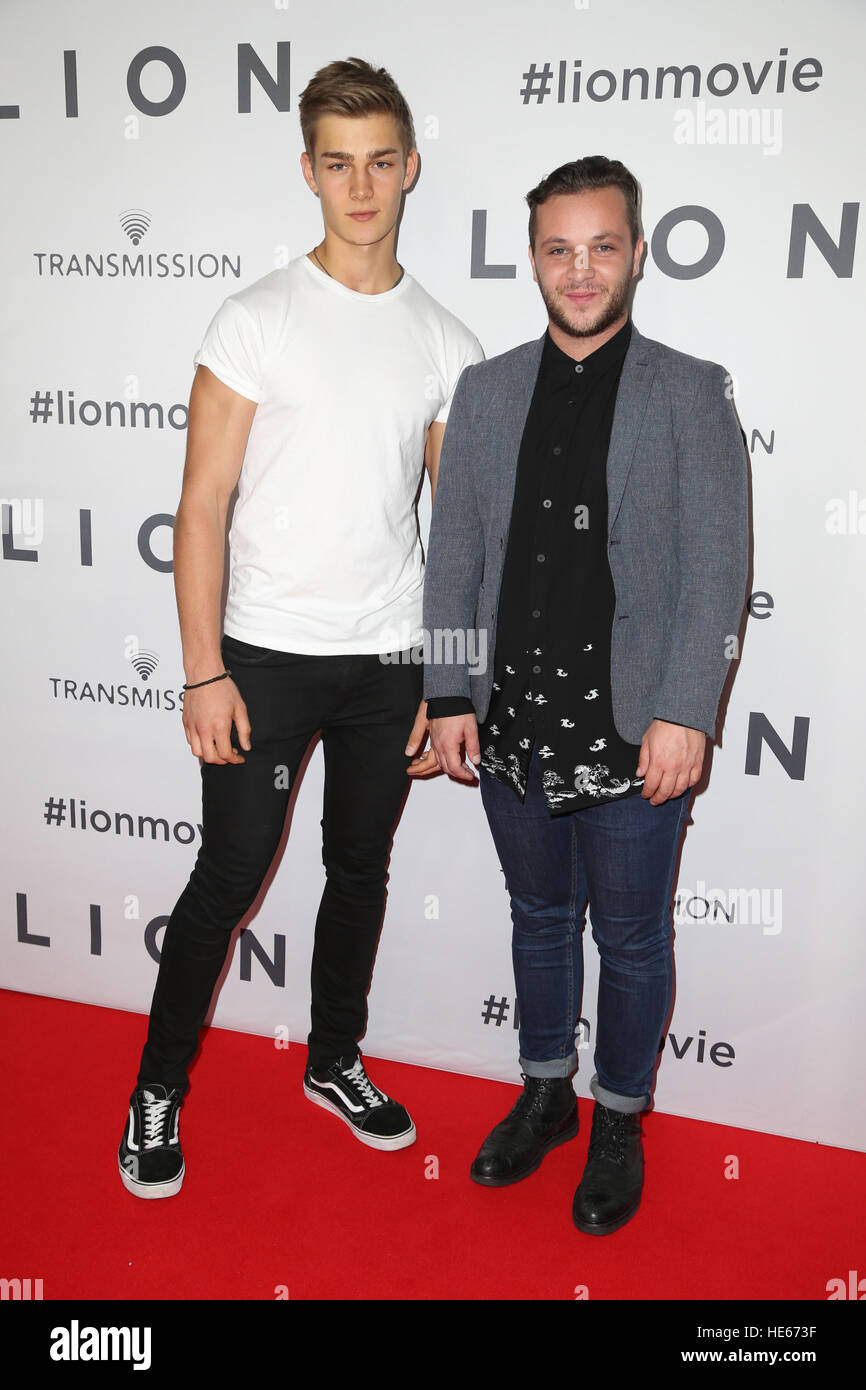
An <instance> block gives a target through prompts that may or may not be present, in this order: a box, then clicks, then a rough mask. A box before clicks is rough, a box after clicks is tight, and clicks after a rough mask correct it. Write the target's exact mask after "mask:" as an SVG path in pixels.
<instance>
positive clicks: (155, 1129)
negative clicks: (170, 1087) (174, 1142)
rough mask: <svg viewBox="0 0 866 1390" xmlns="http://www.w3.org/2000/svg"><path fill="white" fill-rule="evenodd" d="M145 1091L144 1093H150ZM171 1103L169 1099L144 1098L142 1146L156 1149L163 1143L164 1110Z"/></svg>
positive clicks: (165, 1110)
mask: <svg viewBox="0 0 866 1390" xmlns="http://www.w3.org/2000/svg"><path fill="white" fill-rule="evenodd" d="M150 1094H151V1092H150V1091H146V1092H145V1095H150ZM170 1105H171V1101H169V1100H146V1101H145V1102H144V1106H143V1107H142V1108H143V1110H144V1137H143V1140H142V1148H144V1149H156V1148H159V1146H160V1145H161V1144H162V1143H164V1139H163V1127H164V1124H165V1116H166V1112H167V1110H168V1108H169V1106H170Z"/></svg>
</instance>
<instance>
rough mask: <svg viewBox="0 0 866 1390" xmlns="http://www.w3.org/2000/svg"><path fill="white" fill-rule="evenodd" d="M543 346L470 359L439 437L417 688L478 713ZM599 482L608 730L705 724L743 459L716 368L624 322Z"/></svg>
mask: <svg viewBox="0 0 866 1390" xmlns="http://www.w3.org/2000/svg"><path fill="white" fill-rule="evenodd" d="M543 343H544V337H543V336H542V337H541V338H539V339H538V340H537V341H535V342H531V343H524V344H522V345H521V346H520V347H517V348H513V349H512V350H511V351H510V352H505V353H502V354H501V355H500V356H499V357H493V358H491V359H490V360H489V361H487V362H479V363H476V364H475V365H473V366H470V367H467V368H466V369H465V370H464V372H463V373H462V375H461V377H460V380H459V382H458V385H457V390H456V392H455V395H454V400H453V402H452V406H451V411H450V414H449V417H448V424H447V426H446V430H445V437H444V440H443V444H442V457H441V460H440V464H439V478H438V484H437V489H436V501H435V504H434V507H433V516H432V521H431V526H430V539H429V544H428V553H427V567H426V576H425V582H424V629H425V673H424V677H425V681H424V694H425V696H426V698H427V699H432V698H433V697H434V696H442V695H463V696H468V697H469V699H471V701H472V703H473V706H474V708H475V712H476V715H477V717H478V722H479V723H481V722H482V721H483V719H484V718H485V716H486V714H487V710H488V706H489V704H490V694H491V687H492V684H493V660H494V652H495V642H496V614H497V606H498V603H499V589H500V584H501V581H502V569H503V563H504V559H505V547H506V544H507V539H508V528H509V523H510V520H511V508H512V504H513V499H514V483H515V476H516V471H517V458H518V453H519V451H520V442H521V438H522V435H523V428H524V424H525V422H526V415H527V411H528V409H529V405H530V401H531V399H532V393H533V390H534V387H535V379H536V376H537V374H538V367H539V363H540V361H541V350H542V346H543ZM607 489H608V523H607V532H608V558H609V561H610V569H611V574H612V576H613V585H614V592H615V595H616V608H615V612H614V619H613V628H612V634H611V685H612V694H613V714H614V721H615V723H616V727H617V729H618V731H619V733H620V734H621V735H622V737H623V738H624V739H626V740H627V741H628V742H629V743H636V744H639V743H640V742H641V740H642V738H643V735H644V733H645V732H646V730H647V728H648V727H649V725H650V724H651V723H652V721H653V719H667V720H670V721H671V722H672V723H675V724H685V725H687V726H688V727H690V728H693V729H702V730H703V731H704V732H705V733H707V734H709V735H710V736H711V737H712V736H713V735H714V733H715V726H716V719H717V715H718V705H719V697H720V695H721V691H722V686H723V684H724V681H725V676H726V675H727V673H728V670H729V669H730V660H731V658H732V656H736V655H737V651H736V643H735V639H736V634H737V631H738V628H739V625H740V620H741V618H742V613H743V606H744V601H745V597H746V593H745V588H746V574H747V567H748V461H747V457H746V451H745V447H744V444H743V438H742V435H741V432H740V427H739V424H738V423H737V417H736V414H735V411H734V406H733V402H732V400H731V392H730V389H729V386H728V378H727V376H726V373H725V370H724V368H723V367H720V366H718V365H716V364H715V363H714V362H704V361H702V360H700V359H699V358H697V357H689V356H687V355H686V354H685V353H683V352H677V351H675V350H674V349H673V348H670V347H666V346H665V345H664V344H663V343H657V342H654V341H653V339H651V338H644V337H643V335H642V334H641V333H638V331H637V329H636V328H635V327H634V325H632V336H631V342H630V344H629V348H628V352H627V353H626V357H625V362H624V363H623V369H622V376H621V377H620V384H619V391H618V394H617V399H616V409H615V412H614V418H613V429H612V432H611V439H610V448H609V451H608V457H607ZM485 657H486V660H485V659H484V658H485Z"/></svg>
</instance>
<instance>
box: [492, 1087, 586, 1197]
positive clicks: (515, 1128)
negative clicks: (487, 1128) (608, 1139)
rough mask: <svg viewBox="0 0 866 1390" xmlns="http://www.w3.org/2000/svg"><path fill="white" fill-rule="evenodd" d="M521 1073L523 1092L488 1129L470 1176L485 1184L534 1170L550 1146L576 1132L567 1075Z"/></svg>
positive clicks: (496, 1183)
mask: <svg viewBox="0 0 866 1390" xmlns="http://www.w3.org/2000/svg"><path fill="white" fill-rule="evenodd" d="M521 1076H522V1077H523V1092H522V1094H521V1095H520V1096H519V1097H518V1100H517V1103H516V1104H515V1105H513V1106H512V1108H511V1109H510V1110H509V1112H508V1114H507V1115H506V1116H505V1119H504V1120H500V1122H499V1124H498V1125H497V1126H496V1128H495V1129H493V1130H491V1132H490V1134H488V1136H487V1138H486V1139H485V1140H484V1143H483V1144H482V1145H481V1148H480V1149H479V1151H478V1156H477V1157H476V1159H475V1162H474V1163H473V1164H472V1167H471V1168H470V1170H469V1176H470V1177H471V1178H472V1179H473V1180H474V1181H475V1182H480V1183H483V1184H484V1185H485V1186H486V1187H506V1186H507V1185H508V1183H512V1182H519V1181H520V1179H521V1178H526V1177H528V1176H529V1174H530V1173H534V1172H535V1170H536V1168H537V1167H538V1166H539V1164H540V1163H541V1160H542V1159H543V1158H544V1155H545V1154H546V1153H547V1152H548V1150H550V1149H553V1148H555V1147H556V1145H557V1144H564V1143H565V1141H566V1140H567V1139H573V1138H574V1136H575V1134H577V1124H578V1121H577V1097H576V1096H575V1094H574V1087H573V1086H572V1084H571V1078H570V1077H568V1076H526V1075H525V1073H523V1072H521Z"/></svg>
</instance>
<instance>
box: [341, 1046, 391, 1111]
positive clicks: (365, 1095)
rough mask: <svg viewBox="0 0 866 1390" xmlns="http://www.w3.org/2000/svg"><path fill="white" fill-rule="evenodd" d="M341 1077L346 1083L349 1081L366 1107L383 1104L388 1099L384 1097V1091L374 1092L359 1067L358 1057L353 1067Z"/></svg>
mask: <svg viewBox="0 0 866 1390" xmlns="http://www.w3.org/2000/svg"><path fill="white" fill-rule="evenodd" d="M343 1075H344V1076H345V1078H346V1080H347V1081H351V1083H352V1085H353V1086H354V1087H355V1090H356V1091H357V1092H358V1094H359V1095H360V1096H361V1098H362V1100H365V1101H366V1102H367V1104H368V1105H371V1106H375V1105H384V1104H385V1101H386V1100H387V1099H388V1097H387V1096H386V1095H385V1092H384V1091H381V1092H380V1091H377V1090H376V1088H375V1086H374V1085H373V1083H372V1082H371V1080H370V1078H369V1077H368V1076H367V1073H366V1072H365V1071H364V1068H363V1066H362V1065H361V1059H360V1057H357V1058H356V1059H355V1065H354V1066H353V1067H350V1068H349V1070H348V1071H344V1072H343Z"/></svg>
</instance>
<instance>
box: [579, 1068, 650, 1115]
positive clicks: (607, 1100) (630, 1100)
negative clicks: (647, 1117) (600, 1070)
mask: <svg viewBox="0 0 866 1390" xmlns="http://www.w3.org/2000/svg"><path fill="white" fill-rule="evenodd" d="M589 1089H590V1090H591V1091H592V1094H593V1095H594V1096H595V1098H596V1100H597V1101H598V1102H599V1104H600V1105H604V1106H606V1107H607V1109H608V1110H619V1111H621V1112H622V1113H623V1114H625V1115H636V1114H637V1113H638V1111H640V1110H646V1108H647V1106H648V1105H649V1103H650V1098H649V1096H618V1095H617V1094H616V1092H615V1091H606V1090H605V1089H604V1087H603V1086H602V1085H601V1084H600V1083H599V1079H598V1076H594V1077H593V1078H592V1080H591V1081H590V1083H589Z"/></svg>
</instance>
